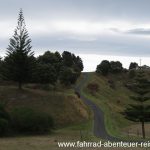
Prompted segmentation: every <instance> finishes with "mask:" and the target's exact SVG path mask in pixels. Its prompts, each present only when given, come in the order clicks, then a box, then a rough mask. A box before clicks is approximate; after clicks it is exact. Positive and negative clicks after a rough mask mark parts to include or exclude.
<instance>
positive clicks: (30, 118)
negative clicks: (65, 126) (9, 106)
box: [11, 108, 53, 134]
mask: <svg viewBox="0 0 150 150" xmlns="http://www.w3.org/2000/svg"><path fill="white" fill-rule="evenodd" d="M11 116H12V127H13V129H14V130H15V131H16V132H18V133H34V134H38V133H40V134H41V133H45V132H48V131H49V130H50V129H52V127H53V119H52V118H51V117H50V116H49V115H48V114H46V113H41V112H35V111H33V110H32V109H30V108H15V109H14V110H13V111H12V113H11Z"/></svg>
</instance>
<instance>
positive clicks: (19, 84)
mask: <svg viewBox="0 0 150 150" xmlns="http://www.w3.org/2000/svg"><path fill="white" fill-rule="evenodd" d="M18 87H19V90H22V82H19V83H18Z"/></svg>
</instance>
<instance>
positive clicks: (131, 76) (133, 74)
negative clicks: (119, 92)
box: [129, 69, 136, 79]
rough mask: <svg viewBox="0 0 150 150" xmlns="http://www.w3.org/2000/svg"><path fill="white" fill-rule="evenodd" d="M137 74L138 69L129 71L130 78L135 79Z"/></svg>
mask: <svg viewBox="0 0 150 150" xmlns="http://www.w3.org/2000/svg"><path fill="white" fill-rule="evenodd" d="M135 76H136V71H135V70H133V69H132V70H130V71H129V78H130V79H133V78H134V77H135Z"/></svg>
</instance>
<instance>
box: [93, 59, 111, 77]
mask: <svg viewBox="0 0 150 150" xmlns="http://www.w3.org/2000/svg"><path fill="white" fill-rule="evenodd" d="M109 71H110V63H109V61H108V60H103V61H102V62H101V63H100V64H99V65H98V66H97V68H96V72H97V73H102V75H107V74H108V73H109Z"/></svg>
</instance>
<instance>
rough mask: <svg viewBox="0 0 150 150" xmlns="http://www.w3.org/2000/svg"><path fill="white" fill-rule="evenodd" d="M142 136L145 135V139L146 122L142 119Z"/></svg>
mask: <svg viewBox="0 0 150 150" xmlns="http://www.w3.org/2000/svg"><path fill="white" fill-rule="evenodd" d="M142 136H143V139H145V123H144V121H142Z"/></svg>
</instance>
